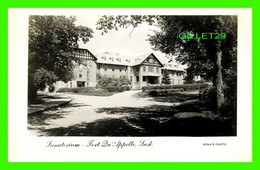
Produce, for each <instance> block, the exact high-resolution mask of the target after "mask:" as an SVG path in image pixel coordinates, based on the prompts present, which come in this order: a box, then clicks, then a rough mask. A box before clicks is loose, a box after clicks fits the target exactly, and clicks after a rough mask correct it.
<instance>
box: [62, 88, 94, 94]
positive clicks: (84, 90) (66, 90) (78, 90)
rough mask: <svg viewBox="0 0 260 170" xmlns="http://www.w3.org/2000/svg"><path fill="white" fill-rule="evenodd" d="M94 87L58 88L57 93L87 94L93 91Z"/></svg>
mask: <svg viewBox="0 0 260 170" xmlns="http://www.w3.org/2000/svg"><path fill="white" fill-rule="evenodd" d="M94 90H95V88H94V87H77V88H60V89H59V90H58V91H57V92H58V93H88V92H91V91H94Z"/></svg>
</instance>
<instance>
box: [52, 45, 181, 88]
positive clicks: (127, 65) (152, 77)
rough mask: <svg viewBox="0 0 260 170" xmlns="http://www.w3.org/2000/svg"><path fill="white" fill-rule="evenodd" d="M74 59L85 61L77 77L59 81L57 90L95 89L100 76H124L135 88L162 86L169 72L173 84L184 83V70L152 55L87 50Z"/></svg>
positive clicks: (78, 68) (75, 69)
mask: <svg viewBox="0 0 260 170" xmlns="http://www.w3.org/2000/svg"><path fill="white" fill-rule="evenodd" d="M75 56H77V57H79V58H80V59H81V60H82V61H83V62H82V63H81V64H77V65H76V67H75V68H74V78H73V80H72V81H69V82H67V83H63V82H57V83H56V85H55V86H56V87H57V88H61V87H67V88H74V87H95V86H96V84H97V75H98V74H99V75H100V76H108V77H114V78H119V77H120V76H125V77H127V79H128V80H129V81H130V82H131V88H132V89H141V88H142V87H143V86H147V85H152V84H161V83H162V78H163V74H164V71H165V70H167V71H168V73H169V77H170V80H171V84H183V78H184V74H185V70H184V69H183V68H179V67H178V65H176V64H174V63H162V62H161V61H160V60H159V59H158V58H157V57H156V56H155V55H154V54H153V53H149V54H145V55H141V56H137V57H131V58H130V57H125V56H121V55H119V54H117V53H109V52H105V53H94V54H93V53H91V52H90V51H89V50H88V49H82V48H80V49H77V50H76V51H75Z"/></svg>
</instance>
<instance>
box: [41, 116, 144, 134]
mask: <svg viewBox="0 0 260 170" xmlns="http://www.w3.org/2000/svg"><path fill="white" fill-rule="evenodd" d="M42 132H43V133H45V134H46V135H47V136H138V135H139V134H140V131H139V130H138V129H136V128H133V127H131V126H129V125H128V124H127V123H125V121H124V120H122V119H102V120H97V121H95V122H92V123H81V124H77V125H73V126H70V127H67V128H63V127H61V128H53V129H43V130H42Z"/></svg>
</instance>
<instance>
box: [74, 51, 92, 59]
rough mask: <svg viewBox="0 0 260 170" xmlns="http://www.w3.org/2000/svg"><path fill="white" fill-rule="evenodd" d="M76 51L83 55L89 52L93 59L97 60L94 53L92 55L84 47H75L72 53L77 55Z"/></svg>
mask: <svg viewBox="0 0 260 170" xmlns="http://www.w3.org/2000/svg"><path fill="white" fill-rule="evenodd" d="M77 52H79V53H80V54H83V55H87V54H89V55H90V56H91V57H93V58H94V59H96V60H97V57H96V56H95V55H93V54H92V53H91V52H90V51H89V50H88V49H85V48H75V51H74V55H77Z"/></svg>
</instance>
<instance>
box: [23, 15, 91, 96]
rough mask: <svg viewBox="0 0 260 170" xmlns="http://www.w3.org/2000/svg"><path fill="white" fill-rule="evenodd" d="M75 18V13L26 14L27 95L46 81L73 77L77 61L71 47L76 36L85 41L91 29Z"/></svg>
mask: <svg viewBox="0 0 260 170" xmlns="http://www.w3.org/2000/svg"><path fill="white" fill-rule="evenodd" d="M75 21H76V18H75V17H69V18H67V17H65V16H30V17H29V51H28V53H29V61H28V66H29V67H28V94H29V97H32V96H35V94H36V91H37V90H39V89H44V88H45V87H46V85H50V84H52V83H53V82H55V81H57V80H62V81H64V82H67V81H69V80H70V79H71V78H72V77H73V68H74V63H75V62H79V59H78V58H77V57H75V55H74V50H75V49H76V48H78V42H79V41H80V40H82V41H83V42H84V43H86V42H87V41H89V38H91V37H92V33H93V31H92V30H91V29H90V28H87V27H83V26H76V25H75ZM38 80H40V81H38Z"/></svg>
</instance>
